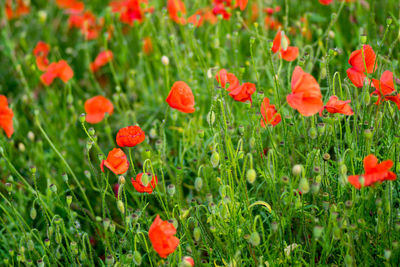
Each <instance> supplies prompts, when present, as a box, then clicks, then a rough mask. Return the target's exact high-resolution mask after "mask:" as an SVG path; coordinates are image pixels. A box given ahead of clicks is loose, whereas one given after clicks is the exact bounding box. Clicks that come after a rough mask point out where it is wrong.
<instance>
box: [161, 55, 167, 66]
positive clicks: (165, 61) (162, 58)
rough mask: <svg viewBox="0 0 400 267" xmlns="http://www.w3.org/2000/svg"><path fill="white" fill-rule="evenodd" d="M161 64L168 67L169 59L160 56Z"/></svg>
mask: <svg viewBox="0 0 400 267" xmlns="http://www.w3.org/2000/svg"><path fill="white" fill-rule="evenodd" d="M161 62H162V64H163V65H164V66H168V65H169V58H168V57H167V56H162V57H161Z"/></svg>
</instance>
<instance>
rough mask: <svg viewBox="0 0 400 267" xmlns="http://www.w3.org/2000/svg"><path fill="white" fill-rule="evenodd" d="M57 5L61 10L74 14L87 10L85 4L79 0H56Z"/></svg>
mask: <svg viewBox="0 0 400 267" xmlns="http://www.w3.org/2000/svg"><path fill="white" fill-rule="evenodd" d="M56 4H57V6H58V7H59V8H62V9H66V10H68V11H69V12H73V13H79V12H82V11H83V9H84V8H85V4H84V3H82V2H80V1H77V0H56Z"/></svg>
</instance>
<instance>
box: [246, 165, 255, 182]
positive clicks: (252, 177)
mask: <svg viewBox="0 0 400 267" xmlns="http://www.w3.org/2000/svg"><path fill="white" fill-rule="evenodd" d="M246 178H247V182H249V183H250V184H253V183H254V181H255V180H256V178H257V173H256V171H255V170H254V169H249V170H247V173H246Z"/></svg>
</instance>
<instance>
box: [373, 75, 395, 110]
mask: <svg viewBox="0 0 400 267" xmlns="http://www.w3.org/2000/svg"><path fill="white" fill-rule="evenodd" d="M372 83H373V85H374V87H375V88H376V89H375V91H374V92H372V94H373V95H377V96H378V101H377V102H376V103H375V104H376V105H379V103H380V102H381V101H385V100H390V101H393V102H394V103H396V105H397V107H398V109H400V96H399V95H398V94H397V92H396V90H395V89H394V83H393V73H392V72H391V71H388V70H387V71H385V72H383V73H382V75H381V79H380V80H376V79H372Z"/></svg>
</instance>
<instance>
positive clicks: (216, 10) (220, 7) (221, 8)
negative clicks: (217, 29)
mask: <svg viewBox="0 0 400 267" xmlns="http://www.w3.org/2000/svg"><path fill="white" fill-rule="evenodd" d="M212 12H213V14H214V15H215V16H218V15H222V18H223V19H225V20H228V19H229V18H230V17H231V13H229V12H228V11H227V10H226V6H225V5H224V4H223V3H217V4H215V5H214V7H213V10H212Z"/></svg>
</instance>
